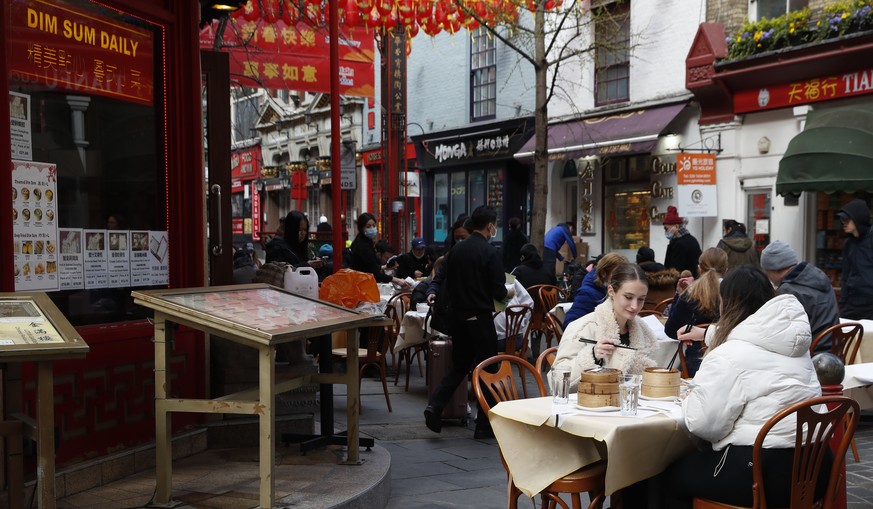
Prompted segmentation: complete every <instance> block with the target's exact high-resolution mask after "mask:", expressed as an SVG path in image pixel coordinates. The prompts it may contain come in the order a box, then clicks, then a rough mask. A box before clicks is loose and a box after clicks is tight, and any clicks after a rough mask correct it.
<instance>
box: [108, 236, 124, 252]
mask: <svg viewBox="0 0 873 509" xmlns="http://www.w3.org/2000/svg"><path fill="white" fill-rule="evenodd" d="M109 250H110V251H126V250H127V234H126V233H110V234H109Z"/></svg>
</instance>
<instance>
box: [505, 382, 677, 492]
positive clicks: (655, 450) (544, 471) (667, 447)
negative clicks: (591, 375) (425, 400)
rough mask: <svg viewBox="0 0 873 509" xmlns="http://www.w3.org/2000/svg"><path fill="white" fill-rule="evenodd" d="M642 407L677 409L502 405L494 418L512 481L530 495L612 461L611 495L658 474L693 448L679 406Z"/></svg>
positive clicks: (539, 401)
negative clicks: (641, 411)
mask: <svg viewBox="0 0 873 509" xmlns="http://www.w3.org/2000/svg"><path fill="white" fill-rule="evenodd" d="M640 403H641V405H643V406H648V407H662V408H665V409H666V408H668V407H675V411H673V412H672V413H671V414H662V413H654V412H649V413H648V414H647V415H640V416H638V417H621V416H620V415H618V413H616V412H613V413H603V414H593V413H586V412H584V411H580V410H576V407H575V405H572V404H571V405H561V406H559V407H556V406H553V405H552V400H551V398H548V397H546V398H530V399H521V400H516V401H505V402H503V403H499V404H498V405H497V406H495V407H494V408H492V409H491V414H490V420H491V426H492V427H493V429H494V435H495V436H496V437H497V442H498V444H499V445H500V451H501V452H502V453H503V457H504V459H505V460H506V464H507V465H508V466H509V470H510V472H511V473H512V478H513V480H514V481H515V484H516V486H518V488H519V489H520V490H521V491H522V492H524V493H525V494H526V495H527V496H533V495H534V494H536V493H539V492H540V491H542V490H543V489H544V488H545V487H546V486H548V485H549V484H551V483H552V482H553V481H555V480H556V479H559V478H561V477H563V476H565V475H567V474H569V473H571V472H573V471H574V470H577V469H579V468H582V467H584V466H585V465H588V464H591V463H593V462H595V461H597V460H599V459H601V457H606V459H607V468H606V493H607V494H608V495H611V494H612V493H614V492H616V491H617V490H619V489H621V488H624V487H626V486H630V485H631V484H633V483H635V482H637V481H641V480H643V479H648V478H649V477H652V476H654V475H657V474H658V473H660V472H661V471H663V470H664V469H665V468H666V467H667V466H668V465H670V463H672V462H673V461H674V460H675V459H677V458H679V457H680V456H682V455H684V454H687V453H689V452H691V451H692V450H693V449H694V446H693V442H692V439H691V437H690V435H689V434H688V433H687V432H686V431H684V430H683V428H682V427H681V426H680V424H679V420H680V418H679V415H680V414H681V409H680V408H679V406H678V405H677V404H675V403H672V402H670V403H661V402H658V403H654V402H649V401H641V402H640ZM559 412H560V413H561V415H557V414H558V413H559ZM564 412H568V413H564Z"/></svg>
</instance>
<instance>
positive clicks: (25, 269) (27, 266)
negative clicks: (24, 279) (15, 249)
mask: <svg viewBox="0 0 873 509" xmlns="http://www.w3.org/2000/svg"><path fill="white" fill-rule="evenodd" d="M21 275H22V276H29V275H30V264H29V263H25V264H24V265H22V266H21Z"/></svg>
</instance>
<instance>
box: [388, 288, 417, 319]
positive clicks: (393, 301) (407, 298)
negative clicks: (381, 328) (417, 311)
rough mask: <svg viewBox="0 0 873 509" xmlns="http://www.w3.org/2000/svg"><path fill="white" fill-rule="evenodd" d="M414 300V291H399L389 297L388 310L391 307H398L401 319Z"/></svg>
mask: <svg viewBox="0 0 873 509" xmlns="http://www.w3.org/2000/svg"><path fill="white" fill-rule="evenodd" d="M410 302H412V292H411V291H408V290H405V291H402V292H397V293H395V294H394V295H392V296H391V298H390V299H388V304H387V306H386V307H385V310H386V311H387V310H388V308H389V307H394V308H396V309H397V312H398V313H399V314H400V319H401V320H402V319H403V315H405V314H406V312H407V311H409V303H410Z"/></svg>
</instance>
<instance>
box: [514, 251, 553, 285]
mask: <svg viewBox="0 0 873 509" xmlns="http://www.w3.org/2000/svg"><path fill="white" fill-rule="evenodd" d="M520 251H521V257H520V259H521V265H519V266H517V267H516V268H515V269H513V271H512V275H513V276H515V279H517V280H518V282H519V283H521V286H523V287H525V288H530V287H531V286H533V285H557V284H558V278H557V277H555V272H554V271H549V270H545V268H544V267H543V259H542V258H540V254H539V252H537V248H536V246H534V245H533V244H525V245H523V246H522V247H521V250H520Z"/></svg>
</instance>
